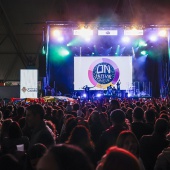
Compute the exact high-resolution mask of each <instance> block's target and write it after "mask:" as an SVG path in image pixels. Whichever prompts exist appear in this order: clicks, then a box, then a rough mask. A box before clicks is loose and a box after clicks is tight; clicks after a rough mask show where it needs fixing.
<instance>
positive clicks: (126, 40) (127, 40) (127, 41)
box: [122, 36, 130, 43]
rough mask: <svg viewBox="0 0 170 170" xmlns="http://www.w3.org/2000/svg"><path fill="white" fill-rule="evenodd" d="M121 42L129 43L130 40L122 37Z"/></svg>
mask: <svg viewBox="0 0 170 170" xmlns="http://www.w3.org/2000/svg"><path fill="white" fill-rule="evenodd" d="M122 41H123V42H124V43H129V42H130V38H129V37H127V36H124V37H123V38H122Z"/></svg>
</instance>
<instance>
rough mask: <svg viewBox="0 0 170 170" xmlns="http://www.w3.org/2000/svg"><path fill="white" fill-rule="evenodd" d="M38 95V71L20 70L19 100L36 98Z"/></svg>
mask: <svg viewBox="0 0 170 170" xmlns="http://www.w3.org/2000/svg"><path fill="white" fill-rule="evenodd" d="M37 95H38V70H37V69H29V70H28V69H21V70H20V98H37Z"/></svg>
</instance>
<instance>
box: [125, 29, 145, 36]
mask: <svg viewBox="0 0 170 170" xmlns="http://www.w3.org/2000/svg"><path fill="white" fill-rule="evenodd" d="M124 35H143V30H124Z"/></svg>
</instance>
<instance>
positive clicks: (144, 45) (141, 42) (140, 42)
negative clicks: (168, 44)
mask: <svg viewBox="0 0 170 170" xmlns="http://www.w3.org/2000/svg"><path fill="white" fill-rule="evenodd" d="M146 46H147V44H146V42H145V41H143V40H141V41H139V47H146Z"/></svg>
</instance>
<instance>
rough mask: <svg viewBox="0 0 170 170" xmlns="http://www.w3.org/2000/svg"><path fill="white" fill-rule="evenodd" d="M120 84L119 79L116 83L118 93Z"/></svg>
mask: <svg viewBox="0 0 170 170" xmlns="http://www.w3.org/2000/svg"><path fill="white" fill-rule="evenodd" d="M120 84H121V82H120V79H119V80H118V82H117V83H116V86H117V91H120Z"/></svg>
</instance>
